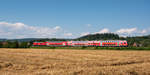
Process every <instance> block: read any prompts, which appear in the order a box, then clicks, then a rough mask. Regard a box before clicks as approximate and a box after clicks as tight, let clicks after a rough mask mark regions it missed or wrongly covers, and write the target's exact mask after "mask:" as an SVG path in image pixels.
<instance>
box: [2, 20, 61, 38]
mask: <svg viewBox="0 0 150 75" xmlns="http://www.w3.org/2000/svg"><path fill="white" fill-rule="evenodd" d="M60 31H61V27H60V26H56V27H54V28H50V27H40V26H29V25H26V24H24V23H20V22H18V23H8V22H0V38H44V37H46V38H51V37H55V35H56V34H58V32H60Z"/></svg>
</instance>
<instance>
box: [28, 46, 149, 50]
mask: <svg viewBox="0 0 150 75" xmlns="http://www.w3.org/2000/svg"><path fill="white" fill-rule="evenodd" d="M30 48H33V49H80V50H84V49H85V50H86V49H89V50H150V47H85V46H83V47H48V46H34V47H30Z"/></svg>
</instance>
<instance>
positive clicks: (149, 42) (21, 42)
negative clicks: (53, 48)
mask: <svg viewBox="0 0 150 75" xmlns="http://www.w3.org/2000/svg"><path fill="white" fill-rule="evenodd" d="M70 40H74V41H91V40H127V41H128V47H150V35H148V36H135V37H119V35H118V34H114V33H104V34H89V35H86V36H82V37H79V38H76V39H63V38H62V39H57V38H51V39H49V38H27V39H12V40H7V39H0V48H29V47H31V46H32V43H33V42H36V41H38V42H45V41H70Z"/></svg>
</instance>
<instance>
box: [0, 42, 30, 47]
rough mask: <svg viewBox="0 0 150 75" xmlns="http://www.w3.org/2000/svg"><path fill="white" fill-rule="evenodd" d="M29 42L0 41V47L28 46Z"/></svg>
mask: <svg viewBox="0 0 150 75" xmlns="http://www.w3.org/2000/svg"><path fill="white" fill-rule="evenodd" d="M31 45H32V43H31V42H18V41H3V42H0V48H29V47H30V46H31Z"/></svg>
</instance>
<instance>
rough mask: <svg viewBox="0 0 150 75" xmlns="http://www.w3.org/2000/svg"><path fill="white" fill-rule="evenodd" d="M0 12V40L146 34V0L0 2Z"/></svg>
mask: <svg viewBox="0 0 150 75" xmlns="http://www.w3.org/2000/svg"><path fill="white" fill-rule="evenodd" d="M0 10H1V11H0V38H32V37H37V38H38V37H43V38H52V37H59V38H76V37H80V36H82V35H87V34H95V33H108V32H113V33H117V34H119V35H120V36H135V35H148V34H149V32H150V21H149V20H150V14H149V13H150V0H0ZM18 26H19V27H18Z"/></svg>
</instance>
